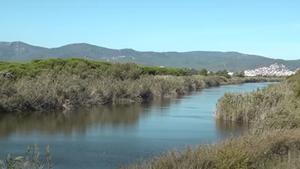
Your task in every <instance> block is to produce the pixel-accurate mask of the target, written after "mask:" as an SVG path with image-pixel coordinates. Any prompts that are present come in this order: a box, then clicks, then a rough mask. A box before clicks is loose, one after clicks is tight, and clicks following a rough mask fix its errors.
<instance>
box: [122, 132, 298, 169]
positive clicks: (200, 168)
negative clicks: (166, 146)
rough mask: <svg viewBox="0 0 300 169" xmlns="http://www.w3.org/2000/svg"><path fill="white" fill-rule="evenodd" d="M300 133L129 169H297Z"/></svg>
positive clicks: (236, 142) (245, 139)
mask: <svg viewBox="0 0 300 169" xmlns="http://www.w3.org/2000/svg"><path fill="white" fill-rule="evenodd" d="M299 153H300V130H283V131H273V132H266V133H261V134H259V135H257V134H255V135H248V136H242V137H240V138H235V139H230V140H227V141H224V142H223V143H220V144H216V145H203V146H200V147H198V148H196V149H194V150H191V149H188V150H186V151H184V152H170V153H168V154H165V155H162V156H160V157H157V158H156V159H153V160H151V161H148V162H144V163H141V164H136V165H132V166H129V167H124V168H127V169H266V168H270V169H271V168H274V167H276V168H278V169H279V168H280V169H284V168H282V167H286V166H295V163H296V162H298V161H297V160H295V159H298V158H299V157H300V156H299ZM298 163H299V162H298Z"/></svg>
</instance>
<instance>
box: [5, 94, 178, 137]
mask: <svg viewBox="0 0 300 169" xmlns="http://www.w3.org/2000/svg"><path fill="white" fill-rule="evenodd" d="M178 101H179V100H175V99H164V100H160V101H156V102H151V103H147V104H131V105H117V106H113V105H109V106H99V107H94V108H92V109H79V110H76V111H73V112H51V113H41V112H35V113H32V112H31V113H22V114H7V115H1V116H0V137H7V136H9V135H10V134H12V133H19V134H26V133H32V132H39V133H41V134H56V133H63V134H66V135H68V134H71V133H73V132H78V133H85V132H86V131H87V129H88V128H89V127H90V126H95V125H96V126H97V127H108V126H109V127H130V126H132V125H135V124H136V123H137V121H138V120H139V119H141V118H143V117H145V116H147V115H148V114H149V112H151V110H152V109H154V108H160V109H163V108H164V107H169V106H170V104H171V103H174V104H176V103H177V102H178Z"/></svg>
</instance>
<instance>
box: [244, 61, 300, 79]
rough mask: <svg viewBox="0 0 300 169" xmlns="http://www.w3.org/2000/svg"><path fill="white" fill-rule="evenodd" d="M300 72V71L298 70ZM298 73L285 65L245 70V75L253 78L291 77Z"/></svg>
mask: <svg viewBox="0 0 300 169" xmlns="http://www.w3.org/2000/svg"><path fill="white" fill-rule="evenodd" d="M298 70H299V69H298ZM296 72H297V70H296V71H291V70H289V69H288V68H287V67H286V66H285V65H283V64H277V63H275V64H272V65H270V66H269V67H260V68H256V69H253V70H245V71H244V75H245V76H249V77H253V76H291V75H293V74H295V73H296Z"/></svg>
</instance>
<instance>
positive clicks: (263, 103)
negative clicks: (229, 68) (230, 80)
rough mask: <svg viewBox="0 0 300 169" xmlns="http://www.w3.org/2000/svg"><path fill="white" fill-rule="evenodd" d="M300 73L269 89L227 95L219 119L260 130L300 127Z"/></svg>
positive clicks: (219, 106) (221, 105) (220, 105)
mask: <svg viewBox="0 0 300 169" xmlns="http://www.w3.org/2000/svg"><path fill="white" fill-rule="evenodd" d="M299 84H300V81H299V73H298V74H296V75H294V76H292V77H289V78H288V79H287V80H286V81H284V82H282V83H279V84H276V85H272V86H270V87H268V88H266V89H262V90H257V91H255V92H252V93H245V94H234V93H228V94H225V95H224V97H222V98H221V99H220V100H219V103H218V106H217V114H216V115H217V118H219V119H221V120H225V121H228V122H230V121H232V122H241V123H244V124H245V123H247V124H249V125H250V126H251V128H255V129H259V130H269V129H293V128H299V127H300V101H299V98H300V97H299V94H298V91H300V87H299Z"/></svg>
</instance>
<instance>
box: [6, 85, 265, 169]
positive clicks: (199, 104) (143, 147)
mask: <svg viewBox="0 0 300 169" xmlns="http://www.w3.org/2000/svg"><path fill="white" fill-rule="evenodd" d="M269 84H270V83H247V84H241V85H227V86H221V87H214V88H208V89H204V90H202V91H200V92H194V93H191V94H190V95H186V96H183V97H181V98H176V99H164V100H163V101H159V102H153V103H149V104H133V105H122V106H103V107H97V108H93V109H89V110H83V109H82V110H77V111H75V112H60V113H31V114H29V115H2V116H0V158H1V159H3V158H5V157H6V155H7V154H8V153H12V154H22V153H23V152H25V151H26V147H27V146H28V145H33V144H37V145H39V147H40V150H41V153H43V150H44V148H45V147H46V145H50V148H51V155H52V160H53V165H54V168H55V169H96V168H97V169H98V168H101V169H111V168H118V167H119V166H123V165H126V164H130V163H132V162H136V161H141V160H145V159H149V158H151V157H153V156H155V155H158V154H161V153H163V152H166V151H170V150H174V149H176V150H180V149H183V148H186V147H187V146H196V145H199V144H206V143H215V142H218V141H220V140H222V139H224V138H226V137H230V136H234V135H237V134H239V133H240V132H241V131H242V127H238V126H226V125H224V124H222V123H220V122H217V121H216V120H215V119H214V117H213V112H214V111H215V108H216V103H217V100H218V99H219V98H220V97H221V96H222V95H223V94H224V93H225V92H240V93H241V92H249V91H253V90H256V89H257V88H263V87H266V86H267V85H269Z"/></svg>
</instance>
